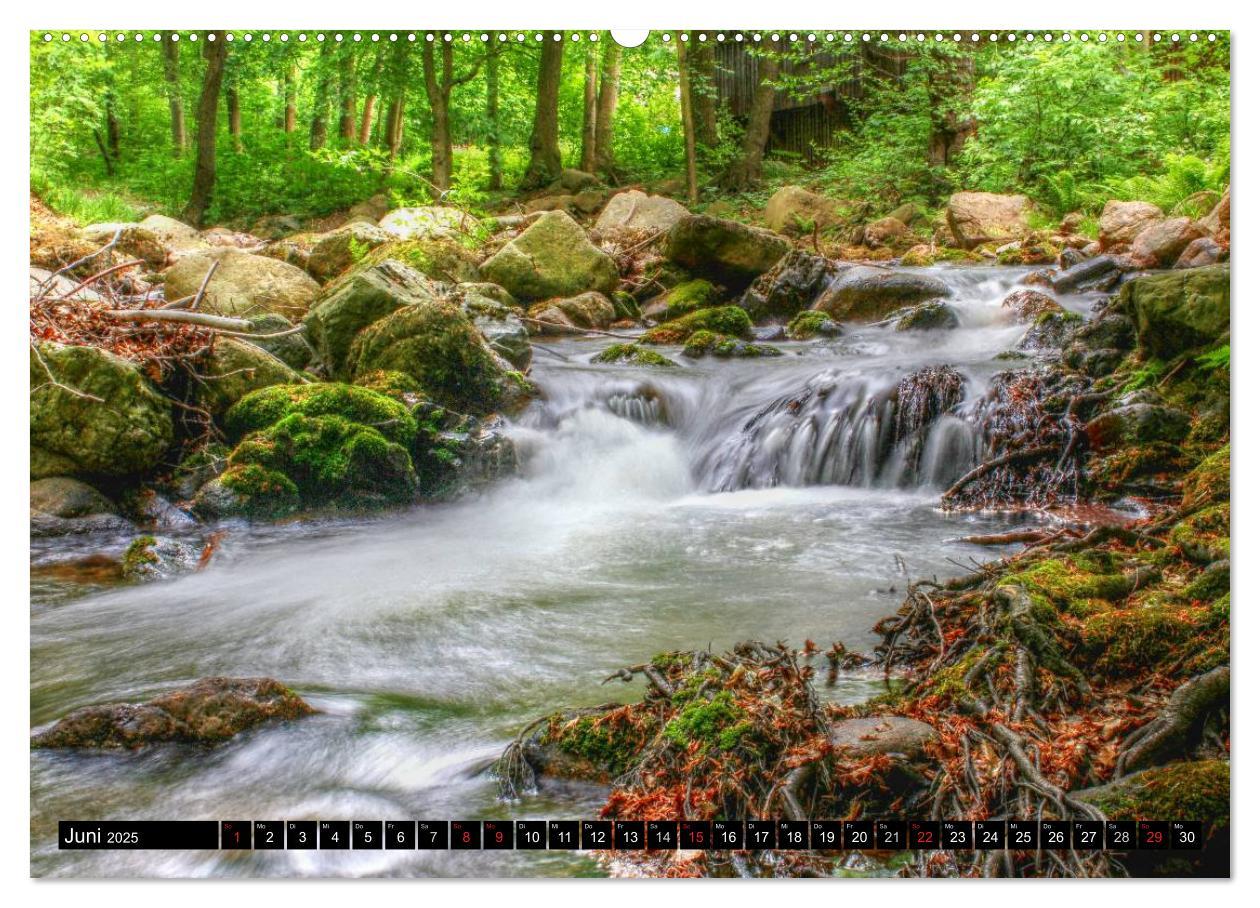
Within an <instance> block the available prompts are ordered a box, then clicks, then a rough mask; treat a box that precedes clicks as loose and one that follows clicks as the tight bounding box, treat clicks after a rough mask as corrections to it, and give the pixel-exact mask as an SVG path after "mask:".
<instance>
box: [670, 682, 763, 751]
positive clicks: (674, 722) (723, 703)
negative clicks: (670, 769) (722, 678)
mask: <svg viewBox="0 0 1260 908" xmlns="http://www.w3.org/2000/svg"><path fill="white" fill-rule="evenodd" d="M751 730H752V723H751V722H749V721H748V717H747V716H746V715H745V713H744V711H743V710H742V709H740V708H739V705H738V704H737V703H736V702H735V696H734V694H732V693H731V692H730V691H728V690H723V691H719V692H718V693H716V694H714V695H713V698H712V699H710V700H706V699H704V698H703V697H701V698H699V699H696V700H693V701H692V702H691V703H689V704H688V705H687V706H686V707H684V708H683V709H682V710H681V711H680V712H679V713H678V715H676V716H675V717H674V718H672V719H670V720H669V722H668V723H666V725H665V728H664V730H663V731H662V734H663V735H664V736H665V738H666V739H667V740H668V741H669V742H670V743H672V744H673V745H674V746H676V747H679V748H682V749H686V748H688V747H690V746H691V745H692V743H693V742H694V743H698V744H699V745H700V747H701V748H702V749H708V748H710V747H716V748H717V749H718V750H733V749H734V748H735V747H737V746H738V745H739V743H740V741H741V740H742V739H743V738H744V736H745V735H746V734H747V733H748V732H749V731H751Z"/></svg>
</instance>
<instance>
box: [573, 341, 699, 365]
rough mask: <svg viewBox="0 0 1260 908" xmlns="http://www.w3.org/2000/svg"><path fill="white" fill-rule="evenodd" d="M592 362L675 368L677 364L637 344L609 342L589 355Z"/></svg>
mask: <svg viewBox="0 0 1260 908" xmlns="http://www.w3.org/2000/svg"><path fill="white" fill-rule="evenodd" d="M591 362H593V363H626V364H627V365H632V366H657V367H660V368H663V369H671V368H676V367H677V366H678V364H677V363H676V362H674V361H673V360H672V359H670V358H669V357H667V356H663V355H661V354H660V353H657V352H656V351H655V350H649V349H648V348H646V347H642V346H640V345H639V344H611V345H609V346H607V347H605V348H604V349H603V350H600V351H599V353H597V354H595V356H593V357H591Z"/></svg>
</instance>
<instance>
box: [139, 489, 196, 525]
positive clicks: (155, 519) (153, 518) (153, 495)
mask: <svg viewBox="0 0 1260 908" xmlns="http://www.w3.org/2000/svg"><path fill="white" fill-rule="evenodd" d="M194 491H195V490H194ZM189 497H191V496H189ZM123 503H124V505H125V508H126V512H127V515H128V516H129V517H131V518H132V519H134V520H135V521H136V522H137V523H139V524H140V525H141V526H143V527H145V528H146V529H149V530H188V529H191V528H192V527H195V526H196V525H197V521H196V519H195V518H194V517H193V516H192V515H191V514H189V513H188V512H187V511H185V510H183V509H182V508H177V507H176V506H175V505H173V504H171V503H170V502H169V501H167V500H166V499H165V498H164V497H162V496H161V495H159V494H158V493H157V492H155V491H154V490H153V489H138V490H136V491H134V492H132V493H130V494H128V495H126V496H125V497H124V499H123Z"/></svg>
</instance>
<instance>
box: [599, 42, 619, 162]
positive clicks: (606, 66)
mask: <svg viewBox="0 0 1260 908" xmlns="http://www.w3.org/2000/svg"><path fill="white" fill-rule="evenodd" d="M620 87H621V45H620V44H618V43H617V42H616V41H613V40H612V39H609V40H608V41H607V43H605V45H604V60H603V69H602V72H601V73H600V76H599V101H598V103H597V106H596V112H595V172H596V173H601V174H604V175H606V176H608V177H609V178H611V179H612V180H614V181H616V178H617V175H616V173H615V171H616V159H615V157H614V156H613V121H614V120H615V119H616V117H617V92H618V90H619V89H620Z"/></svg>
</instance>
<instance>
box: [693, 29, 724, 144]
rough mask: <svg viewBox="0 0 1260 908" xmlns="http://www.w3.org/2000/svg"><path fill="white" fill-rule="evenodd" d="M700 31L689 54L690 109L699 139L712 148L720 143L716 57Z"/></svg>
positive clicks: (701, 142)
mask: <svg viewBox="0 0 1260 908" xmlns="http://www.w3.org/2000/svg"><path fill="white" fill-rule="evenodd" d="M697 34H698V33H697V32H692V33H691V40H692V42H693V44H692V46H691V48H690V49H689V52H688V54H687V56H688V57H689V58H690V59H691V70H690V72H691V109H692V111H693V112H694V114H695V122H696V142H697V143H698V144H699V145H701V146H703V147H705V148H707V149H709V150H710V151H712V150H713V149H715V148H717V144H718V126H717V110H718V106H717V56H716V53H715V51H714V50H713V43H712V41H700V40H698V39H697Z"/></svg>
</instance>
